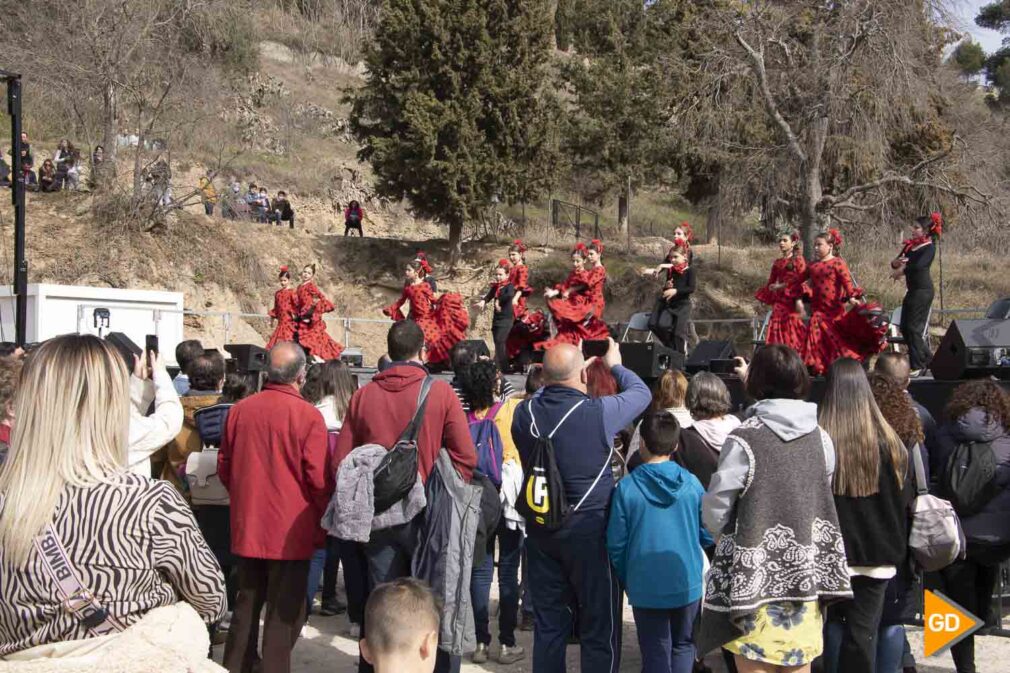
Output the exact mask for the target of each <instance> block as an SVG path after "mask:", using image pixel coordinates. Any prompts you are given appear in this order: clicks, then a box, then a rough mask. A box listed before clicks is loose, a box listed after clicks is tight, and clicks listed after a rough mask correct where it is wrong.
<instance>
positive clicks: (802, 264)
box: [754, 231, 807, 353]
mask: <svg viewBox="0 0 1010 673" xmlns="http://www.w3.org/2000/svg"><path fill="white" fill-rule="evenodd" d="M779 252H781V253H782V256H781V257H779V258H778V259H776V260H775V262H774V263H773V264H772V271H771V274H769V276H768V282H767V283H766V284H765V286H764V287H762V288H761V289H760V290H758V291H757V292H756V293H755V294H754V297H755V298H756V299H757V300H758V301H760V302H761V303H763V304H767V305H768V306H771V307H772V316H771V319H769V321H768V332H767V334H765V343H767V344H782V345H784V346H789V347H790V348H792V349H793V350H794V351H796V352H797V353H802V352H803V346H804V344H805V343H806V340H807V326H806V325H805V324H804V323H803V300H802V297H803V280H804V278H805V276H806V273H807V262H806V260H805V259H803V254H802V253H803V249H802V246H801V244H800V235H799V233H798V232H796V231H794V232H791V233H783V234H782V235H781V236H779Z"/></svg>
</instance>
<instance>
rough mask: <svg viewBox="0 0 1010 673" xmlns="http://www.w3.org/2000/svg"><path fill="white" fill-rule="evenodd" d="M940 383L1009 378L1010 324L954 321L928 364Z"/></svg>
mask: <svg viewBox="0 0 1010 673" xmlns="http://www.w3.org/2000/svg"><path fill="white" fill-rule="evenodd" d="M929 369H930V371H932V372H933V378H934V379H936V380H938V381H955V380H958V379H969V378H977V377H980V376H992V375H994V374H995V375H999V376H1000V378H1004V377H1005V376H1006V375H1007V374H1010V320H955V321H954V322H952V323H951V324H950V327H949V328H947V333H946V334H945V335H944V336H943V341H941V342H940V347H939V348H937V349H936V353H934V354H933V360H932V362H930V363H929Z"/></svg>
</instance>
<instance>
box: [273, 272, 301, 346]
mask: <svg viewBox="0 0 1010 673" xmlns="http://www.w3.org/2000/svg"><path fill="white" fill-rule="evenodd" d="M277 280H278V281H279V282H280V284H281V289H279V290H277V292H275V293H274V307H273V308H272V309H270V313H269V315H270V326H271V327H273V328H274V333H273V334H272V335H270V341H268V342H267V350H270V349H271V348H273V347H274V346H276V345H277V344H278V343H280V342H281V341H294V340H295V332H296V330H297V325H296V323H295V315H296V314H297V313H298V295H297V294H296V293H295V291H294V290H292V289H291V271H289V270H288V267H287V266H282V267H281V270H280V273H278V274H277Z"/></svg>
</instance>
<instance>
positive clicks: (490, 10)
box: [351, 0, 557, 254]
mask: <svg viewBox="0 0 1010 673" xmlns="http://www.w3.org/2000/svg"><path fill="white" fill-rule="evenodd" d="M547 7H548V3H547V2H545V1H543V0H525V1H524V0H427V1H425V0H386V2H385V4H384V6H383V10H382V12H381V15H380V19H379V25H378V28H377V31H376V34H375V38H374V40H373V42H372V44H371V45H370V47H369V48H368V50H367V52H366V57H365V59H366V63H367V66H368V80H367V83H366V86H364V87H362V88H361V89H360V90H358V91H357V92H355V93H353V94H352V96H351V102H352V111H351V128H352V130H353V132H354V134H355V135H356V137H357V138H358V139H359V140H360V141H361V142H362V144H363V148H362V150H361V152H360V154H359V156H360V158H361V159H362V160H364V161H368V162H369V163H370V164H371V166H372V168H373V170H374V171H375V174H376V178H377V189H378V191H379V192H380V193H381V194H383V195H385V196H388V197H390V198H400V197H401V196H403V197H406V198H407V199H408V200H409V202H410V204H411V206H412V207H413V209H414V210H415V211H417V213H418V214H420V215H421V216H424V217H430V218H434V219H438V220H441V221H442V222H444V223H446V224H448V225H449V231H450V240H451V243H452V247H453V250H454V252H455V253H457V254H458V250H459V241H460V236H461V233H462V226H463V224H464V222H465V221H467V220H469V219H472V218H475V217H476V216H477V215H478V214H479V213H480V212H481V211H482V210H483V209H485V208H487V207H489V206H490V204H491V203H492V202H494V201H495V199H499V200H504V201H508V202H513V201H515V200H518V199H522V198H526V197H529V196H532V195H534V194H536V193H538V192H540V191H542V190H543V189H544V188H545V187H546V186H547V185H548V184H549V183H550V181H551V179H552V175H553V168H554V166H555V164H556V161H555V159H556V151H555V149H554V137H555V136H556V133H555V132H554V130H553V129H554V123H555V122H554V120H555V119H556V118H557V111H556V109H555V108H554V106H553V103H552V100H551V96H550V95H548V92H547V91H545V85H546V82H547V80H546V65H547V60H548V57H549V53H550V52H549V49H550V38H551V25H550V22H549V21H548V20H547Z"/></svg>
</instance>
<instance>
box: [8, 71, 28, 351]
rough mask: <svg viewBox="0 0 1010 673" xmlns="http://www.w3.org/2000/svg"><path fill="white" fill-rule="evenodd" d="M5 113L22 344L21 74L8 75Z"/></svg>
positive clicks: (18, 336)
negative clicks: (8, 143)
mask: <svg viewBox="0 0 1010 673" xmlns="http://www.w3.org/2000/svg"><path fill="white" fill-rule="evenodd" d="M7 114H9V115H10V117H11V155H12V161H11V163H12V164H14V165H13V166H12V167H11V169H12V171H13V172H14V175H15V179H14V181H13V182H12V183H11V200H12V201H13V203H14V295H15V303H14V341H15V343H17V345H18V346H24V345H25V342H26V341H27V336H28V261H27V260H26V259H25V175H24V172H23V171H22V170H21V75H15V74H8V75H7Z"/></svg>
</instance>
